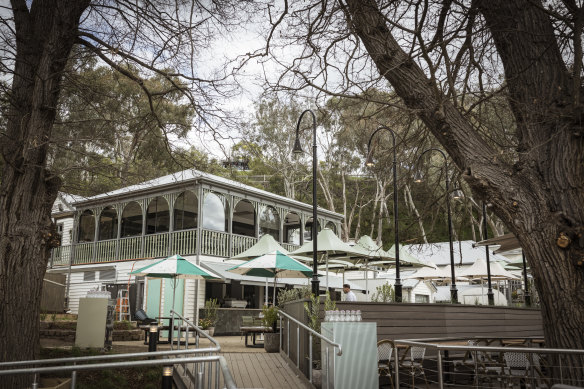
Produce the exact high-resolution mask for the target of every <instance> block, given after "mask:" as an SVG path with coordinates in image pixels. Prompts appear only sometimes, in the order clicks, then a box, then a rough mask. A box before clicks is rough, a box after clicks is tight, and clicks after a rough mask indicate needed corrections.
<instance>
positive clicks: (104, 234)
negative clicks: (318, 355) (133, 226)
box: [99, 207, 118, 240]
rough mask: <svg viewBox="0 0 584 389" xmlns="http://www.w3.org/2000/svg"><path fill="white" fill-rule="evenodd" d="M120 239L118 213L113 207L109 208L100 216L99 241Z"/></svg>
mask: <svg viewBox="0 0 584 389" xmlns="http://www.w3.org/2000/svg"><path fill="white" fill-rule="evenodd" d="M117 237H118V212H117V211H116V210H115V209H114V208H113V207H107V208H105V209H104V210H103V211H101V215H99V240H107V239H115V238H117Z"/></svg>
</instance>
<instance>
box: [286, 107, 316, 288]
mask: <svg viewBox="0 0 584 389" xmlns="http://www.w3.org/2000/svg"><path fill="white" fill-rule="evenodd" d="M307 112H310V114H311V115H312V130H313V134H312V135H313V137H312V139H313V144H312V293H313V294H314V295H315V296H318V295H319V294H320V293H319V281H318V274H317V273H318V266H317V265H318V264H317V251H318V243H317V241H316V236H317V234H316V233H317V231H316V228H317V225H318V212H317V201H316V164H317V159H316V116H315V115H314V112H312V111H311V110H310V109H307V110H305V111H304V112H302V113H301V114H300V117H299V118H298V123H297V124H296V140H295V141H294V149H292V152H293V153H294V154H301V153H303V152H304V151H303V150H302V147H301V146H300V137H299V131H300V122H301V121H302V117H303V116H304V114H305V113H307Z"/></svg>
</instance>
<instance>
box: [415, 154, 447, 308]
mask: <svg viewBox="0 0 584 389" xmlns="http://www.w3.org/2000/svg"><path fill="white" fill-rule="evenodd" d="M429 151H437V152H439V153H440V155H441V156H442V157H444V179H445V181H446V212H447V216H448V241H449V244H450V275H451V278H452V283H451V285H450V300H451V301H452V303H454V304H458V289H456V274H455V273H454V247H453V245H452V211H451V210H450V199H449V193H450V183H449V180H448V158H447V157H446V154H445V153H444V151H442V150H440V149H437V148H430V149H427V150H425V151H424V152H423V153H422V154H420V156H419V157H418V163H417V164H416V165H419V162H420V160H421V159H422V156H423V155H424V154H426V153H427V152H429ZM414 182H416V183H420V182H422V175H421V173H420V172H419V171H418V172H416V175H415V176H414Z"/></svg>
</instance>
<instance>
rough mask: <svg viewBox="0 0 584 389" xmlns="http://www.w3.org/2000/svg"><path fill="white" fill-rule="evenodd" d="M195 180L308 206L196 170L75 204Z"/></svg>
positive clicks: (185, 171)
mask: <svg viewBox="0 0 584 389" xmlns="http://www.w3.org/2000/svg"><path fill="white" fill-rule="evenodd" d="M195 180H205V181H207V182H210V183H215V184H219V185H225V186H229V187H232V188H236V189H239V190H241V191H242V192H244V193H250V194H255V195H258V196H261V197H268V198H271V199H274V200H279V201H282V202H287V203H292V204H296V205H298V206H302V207H306V206H307V205H308V204H306V203H303V202H300V201H297V200H292V199H290V198H288V197H284V196H280V195H277V194H274V193H271V192H268V191H265V190H262V189H258V188H255V187H253V186H249V185H245V184H242V183H241V182H237V181H233V180H230V179H227V178H224V177H219V176H216V175H214V174H210V173H205V172H202V171H199V170H196V169H187V170H183V171H180V172H176V173H172V174H168V175H166V176H163V177H158V178H155V179H153V180H149V181H146V182H143V183H141V184H136V185H131V186H127V187H125V188H120V189H116V190H113V191H110V192H105V193H101V194H98V195H95V196H91V197H86V198H84V199H81V200H79V201H77V202H76V204H82V203H86V202H92V201H96V200H101V199H105V198H109V197H115V196H121V195H126V194H130V193H139V192H142V191H146V190H149V189H152V188H155V187H161V186H168V185H173V184H179V183H185V182H189V181H195ZM319 211H322V212H326V213H328V214H334V215H338V216H340V217H342V216H343V215H341V214H339V213H336V212H331V211H329V210H326V209H324V208H320V207H319Z"/></svg>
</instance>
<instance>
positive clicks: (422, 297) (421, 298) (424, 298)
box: [414, 294, 430, 304]
mask: <svg viewBox="0 0 584 389" xmlns="http://www.w3.org/2000/svg"><path fill="white" fill-rule="evenodd" d="M414 299H415V300H414V301H415V302H416V303H422V304H424V303H425V304H428V303H429V302H430V296H428V295H427V294H416V295H415V296H414Z"/></svg>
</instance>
